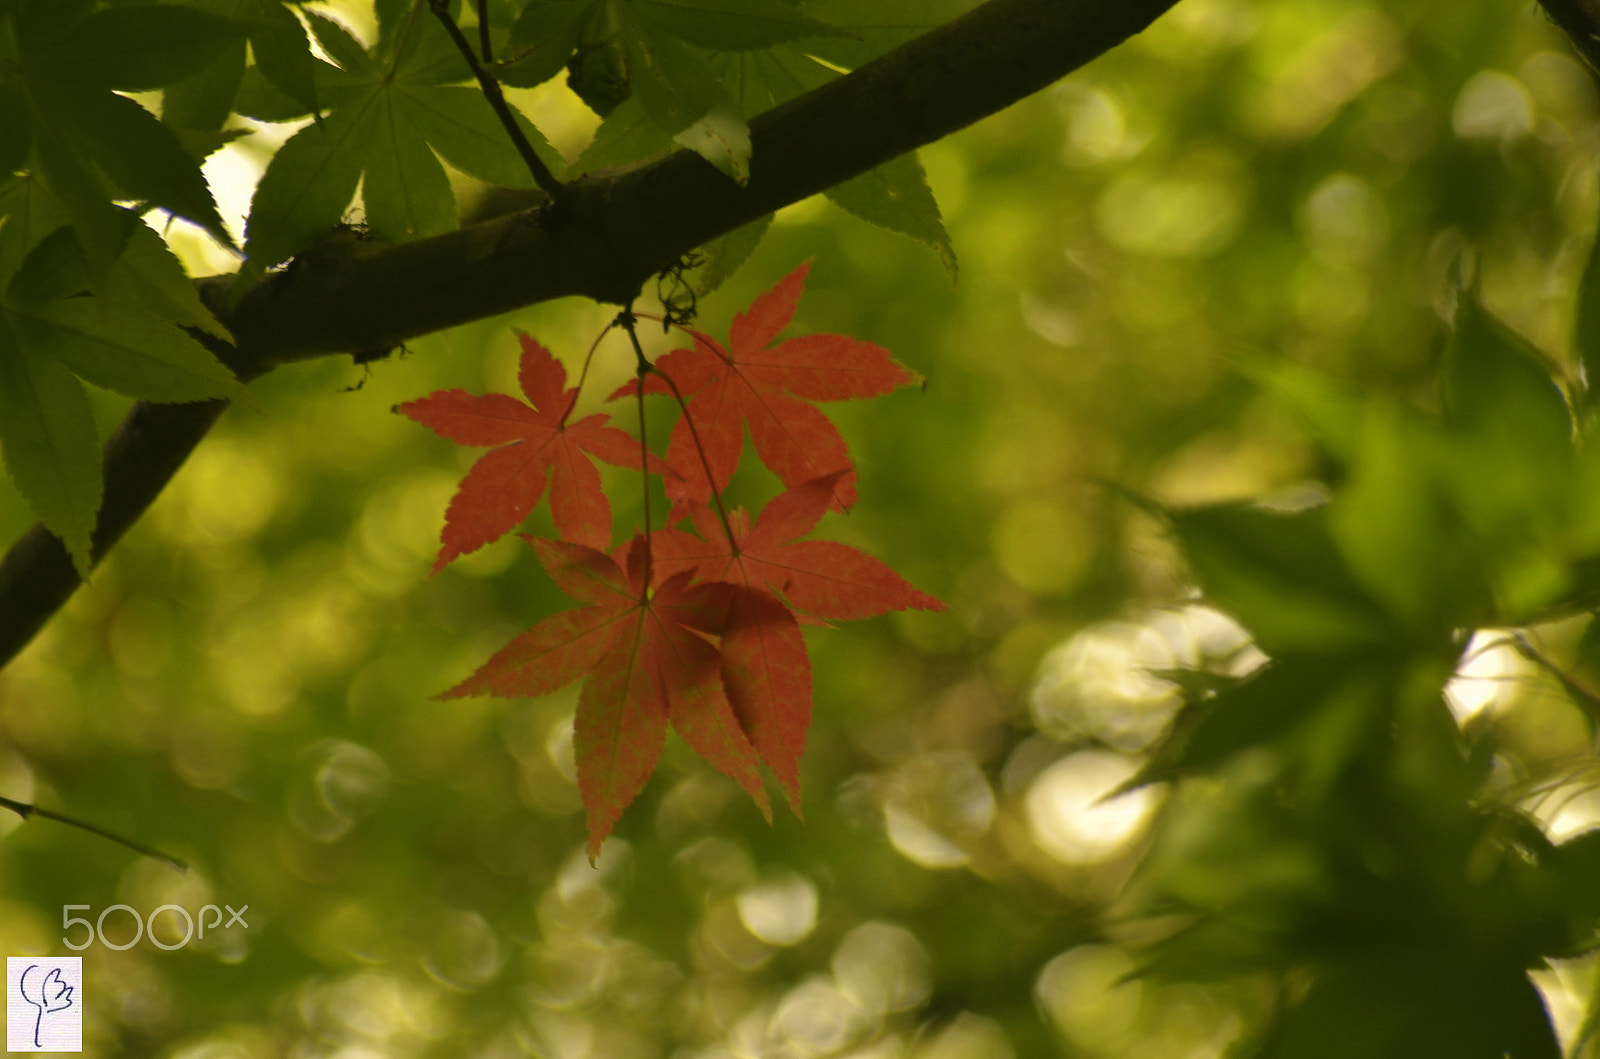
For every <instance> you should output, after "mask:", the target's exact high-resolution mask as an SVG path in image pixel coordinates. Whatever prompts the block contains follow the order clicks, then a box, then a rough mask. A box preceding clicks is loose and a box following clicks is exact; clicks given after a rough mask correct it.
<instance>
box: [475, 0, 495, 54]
mask: <svg viewBox="0 0 1600 1059" xmlns="http://www.w3.org/2000/svg"><path fill="white" fill-rule="evenodd" d="M478 50H479V51H480V52H481V53H482V58H483V65H485V66H491V65H493V63H494V45H493V44H490V43H489V0H478Z"/></svg>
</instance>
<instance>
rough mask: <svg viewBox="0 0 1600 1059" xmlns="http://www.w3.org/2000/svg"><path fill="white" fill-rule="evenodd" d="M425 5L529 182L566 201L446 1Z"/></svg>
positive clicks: (565, 190) (430, 1)
mask: <svg viewBox="0 0 1600 1059" xmlns="http://www.w3.org/2000/svg"><path fill="white" fill-rule="evenodd" d="M428 6H429V7H430V8H431V9H432V10H433V13H434V14H435V15H437V16H438V17H439V21H440V22H441V23H443V25H444V29H445V32H446V33H448V34H450V39H451V40H453V41H454V42H455V45H456V49H457V50H458V51H460V52H461V57H462V58H463V59H465V60H466V61H467V65H468V66H470V67H471V68H472V74H473V76H474V77H476V78H477V79H478V87H479V88H481V89H483V95H484V98H485V99H487V100H488V101H489V106H491V107H493V108H494V112H495V116H496V117H498V118H499V119H500V124H501V125H503V126H505V130H506V134H507V135H509V136H510V137H511V142H512V144H513V145H515V146H516V148H517V154H519V155H521V156H522V161H523V164H524V165H526V166H527V167H528V172H530V173H532V174H533V182H534V183H535V184H538V185H539V188H540V190H542V191H543V192H544V193H545V194H547V195H549V196H550V197H551V198H552V199H553V200H555V201H556V202H566V201H567V200H568V199H569V198H570V197H571V194H572V193H571V191H570V189H568V187H567V185H565V184H563V183H562V182H561V181H559V180H557V179H556V177H555V174H554V173H552V172H550V169H549V167H548V166H546V165H545V164H544V162H542V161H540V160H539V156H538V155H537V154H535V153H534V152H533V144H531V143H529V142H528V138H527V137H526V136H524V135H522V130H521V129H520V128H518V127H517V119H516V117H515V116H514V115H513V114H512V112H511V105H510V104H509V103H507V102H506V97H505V93H504V92H502V91H500V82H498V81H496V80H495V79H494V78H493V77H491V76H489V72H488V71H487V70H485V69H484V68H483V64H482V63H480V62H479V61H478V56H477V54H476V53H475V52H474V51H473V50H472V45H471V44H470V43H469V42H468V41H467V38H466V36H465V35H464V34H463V33H462V32H461V27H460V26H458V25H456V20H455V19H453V18H451V17H450V8H449V0H428ZM484 33H485V47H487V34H488V30H484Z"/></svg>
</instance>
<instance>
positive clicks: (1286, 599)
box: [1170, 504, 1391, 655]
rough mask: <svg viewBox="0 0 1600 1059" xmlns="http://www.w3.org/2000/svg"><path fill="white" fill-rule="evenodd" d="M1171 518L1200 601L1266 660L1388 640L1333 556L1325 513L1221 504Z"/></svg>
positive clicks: (1379, 616)
mask: <svg viewBox="0 0 1600 1059" xmlns="http://www.w3.org/2000/svg"><path fill="white" fill-rule="evenodd" d="M1170 518H1171V519H1172V524H1173V527H1174V529H1176V531H1177V534H1178V538H1179V540H1180V541H1181V543H1182V545H1183V549H1184V552H1185V554H1186V555H1187V556H1188V558H1189V562H1190V564H1191V566H1192V567H1193V568H1194V572H1195V574H1196V576H1197V577H1198V578H1199V579H1200V584H1201V587H1202V588H1203V590H1204V591H1205V595H1206V598H1207V599H1208V600H1210V601H1211V602H1213V603H1215V604H1216V605H1217V606H1218V607H1221V608H1222V609H1224V610H1226V611H1228V612H1229V613H1230V614H1232V615H1233V616H1234V617H1236V618H1237V619H1239V621H1240V622H1241V623H1243V624H1244V626H1245V627H1246V628H1248V629H1249V630H1250V631H1251V632H1252V633H1253V634H1254V635H1255V637H1256V639H1257V641H1258V642H1259V643H1260V644H1261V647H1262V649H1263V650H1265V651H1266V652H1267V654H1269V655H1276V654H1279V653H1283V652H1309V653H1317V654H1336V653H1343V652H1347V651H1351V650H1354V649H1356V648H1368V649H1371V648H1376V647H1380V646H1381V645H1383V644H1384V643H1385V642H1386V641H1387V640H1388V638H1389V636H1390V634H1391V630H1390V626H1389V623H1388V619H1387V618H1385V617H1384V615H1383V613H1382V611H1381V610H1380V609H1379V608H1378V607H1377V606H1376V605H1375V604H1374V602H1373V600H1372V598H1371V597H1370V596H1369V595H1368V594H1367V593H1366V591H1365V590H1364V589H1363V588H1362V586H1361V584H1360V582H1359V581H1357V579H1356V578H1355V577H1353V576H1352V574H1351V572H1350V568H1349V567H1348V566H1347V565H1346V563H1345V560H1344V559H1343V557H1342V556H1341V555H1340V552H1339V549H1338V548H1337V547H1336V546H1335V544H1334V540H1333V537H1332V535H1331V533H1330V526H1329V523H1330V517H1329V513H1328V510H1327V509H1326V508H1311V509H1309V510H1306V511H1302V512H1300V513H1299V514H1296V515H1279V514H1273V513H1271V512H1268V511H1264V510H1262V509H1260V508H1256V507H1251V506H1248V505H1241V504H1227V505H1220V506H1217V507H1209V508H1198V509H1194V510H1189V511H1175V512H1171V513H1170Z"/></svg>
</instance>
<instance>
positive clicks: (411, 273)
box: [0, 0, 1177, 666]
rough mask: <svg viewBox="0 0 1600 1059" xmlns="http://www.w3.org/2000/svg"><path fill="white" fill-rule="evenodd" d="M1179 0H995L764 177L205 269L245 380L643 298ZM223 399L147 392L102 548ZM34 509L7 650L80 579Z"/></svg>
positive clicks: (677, 184) (872, 75) (853, 102)
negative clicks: (777, 218) (505, 317)
mask: <svg viewBox="0 0 1600 1059" xmlns="http://www.w3.org/2000/svg"><path fill="white" fill-rule="evenodd" d="M1176 2H1177V0H1072V2H1069V0H989V2H988V3H986V4H983V5H982V6H980V7H978V8H975V9H974V10H973V11H971V12H969V13H968V14H967V15H965V16H963V17H961V18H959V19H957V20H955V21H954V22H951V23H949V24H948V25H945V26H941V27H939V28H937V29H935V30H933V31H931V32H929V33H927V34H925V35H923V36H921V37H918V38H917V39H916V40H913V41H911V42H909V43H908V44H906V45H905V46H903V47H901V48H899V49H897V50H895V51H893V52H890V53H889V54H887V55H885V56H883V57H881V58H879V59H877V60H875V61H873V62H871V63H869V64H867V65H865V66H862V67H861V68H859V69H858V70H856V71H854V72H853V73H851V74H849V75H847V76H845V77H841V78H839V79H838V80H835V81H831V82H829V83H828V84H826V85H823V86H822V87H820V88H818V89H816V90H814V91H812V92H809V93H807V94H806V95H803V96H800V97H798V98H796V99H794V100H791V101H790V102H788V103H786V104H784V105H783V106H781V107H777V108H775V109H773V110H771V111H768V112H767V113H765V114H762V115H760V116H759V117H757V118H755V119H754V120H753V121H751V123H750V140H751V147H752V150H751V175H750V181H749V183H748V184H747V185H745V186H744V187H739V186H737V185H735V184H733V183H731V182H730V181H729V180H728V178H727V177H725V176H723V175H722V174H721V173H719V172H717V171H716V170H715V169H713V168H712V167H711V166H710V165H709V164H708V163H706V162H705V161H704V160H703V159H701V158H700V157H699V156H698V155H695V154H692V153H690V152H688V151H678V152H675V153H673V154H670V155H668V156H666V157H664V158H661V159H659V160H657V161H654V162H650V163H646V164H643V165H640V166H635V167H630V168H628V169H625V170H622V171H619V172H614V173H609V174H603V175H593V176H590V177H586V178H584V179H582V180H579V181H578V182H576V183H575V184H572V185H570V195H567V196H565V198H566V199H567V200H568V201H564V202H560V203H553V204H550V205H547V206H545V207H542V208H538V209H533V210H526V211H523V212H521V213H516V214H511V215H509V216H506V217H502V218H497V219H495V220H491V221H486V222H483V223H481V224H475V225H472V226H470V227H468V228H464V229H461V230H460V231H456V232H451V233H448V234H445V235H440V236H435V237H433V238H429V239H421V240H418V241H416V242H412V243H406V244H403V245H400V246H393V247H385V246H378V245H376V244H359V243H354V244H351V246H350V247H349V248H348V252H347V253H345V254H343V255H340V256H335V257H334V258H333V259H331V260H323V259H319V260H317V261H316V262H315V263H314V264H309V263H308V264H306V265H305V266H304V267H296V266H293V265H291V267H289V268H286V269H284V270H282V271H281V272H277V273H273V274H270V275H268V276H267V277H265V278H264V279H263V280H262V281H261V282H260V283H259V284H257V285H256V286H255V287H254V288H252V289H251V290H250V291H249V292H248V293H246V294H245V296H244V297H243V298H242V299H241V300H240V301H239V302H238V304H237V305H236V306H234V307H233V308H232V309H231V310H227V309H226V299H225V298H224V297H223V294H224V292H225V291H226V290H227V288H228V287H229V286H230V285H231V283H232V277H227V276H221V277H211V278H209V279H206V280H200V281H198V284H199V286H200V288H201V291H202V294H204V295H206V296H207V300H208V302H209V303H210V304H211V305H212V306H213V308H215V309H217V310H219V313H218V314H219V316H221V317H222V318H223V320H224V322H225V323H226V324H227V325H228V327H229V329H230V330H231V331H232V332H233V334H234V335H235V336H236V337H237V338H238V340H239V344H238V347H237V349H234V350H229V351H228V356H226V357H225V359H226V360H227V362H228V364H229V366H230V367H232V368H233V369H234V370H235V371H236V372H238V373H239V374H240V375H241V377H254V376H256V375H260V374H262V373H263V372H266V371H269V370H271V369H272V368H273V367H275V366H277V365H279V364H284V363H289V362H292V361H297V360H305V359H308V358H311V357H319V356H325V355H328V354H332V353H348V352H352V351H361V350H374V349H386V348H389V347H391V346H395V345H398V344H399V343H401V342H404V341H406V340H407V339H411V338H416V337H419V336H421V335H425V334H431V333H432V332H435V331H439V330H442V329H444V328H447V327H453V326H456V325H458V324H464V323H468V322H471V321H473V320H479V319H482V318H484V317H487V316H493V315H496V314H499V313H504V312H509V311H511V310H514V309H518V308H522V307H524V306H528V305H533V304H535V303H537V302H541V301H546V300H549V299H552V298H559V297H564V296H568V295H584V296H587V297H590V298H593V299H595V300H597V301H604V302H614V303H617V304H623V305H625V304H627V303H628V302H629V301H630V300H631V299H632V298H633V297H634V296H635V295H636V294H637V293H638V292H639V290H640V288H641V287H642V285H643V284H644V282H645V281H646V280H648V279H649V278H650V277H651V276H652V275H654V274H655V273H656V272H658V271H660V270H661V269H662V268H664V267H665V266H667V265H669V264H670V263H672V262H673V261H675V260H676V259H677V258H678V257H680V256H681V255H683V254H685V253H687V252H688V251H690V250H693V249H694V248H695V247H697V246H701V245H703V244H705V243H706V242H709V241H710V240H712V239H714V238H716V237H717V236H719V235H722V234H724V233H726V232H730V231H732V230H734V229H735V228H738V227H739V226H741V225H743V224H746V223H748V222H750V221H752V220H755V219H756V218H758V217H761V216H764V215H766V214H768V213H771V212H772V211H773V210H776V209H778V208H779V207H782V206H786V205H789V204H790V203H794V202H799V201H800V200H802V199H805V198H807V197H809V196H811V195H813V194H816V193H817V192H819V191H823V190H825V189H827V188H829V187H832V186H834V185H835V184H839V183H842V182H843V181H845V180H849V179H850V178H852V177H855V176H858V175H860V174H861V173H864V172H866V171H868V170H869V169H872V168H873V167H875V166H878V165H880V164H882V163H884V162H887V161H889V160H890V159H891V158H895V157H897V156H899V155H901V154H904V153H906V152H907V151H910V150H914V149H915V148H917V147H921V146H923V145H924V144H928V143H932V142H933V141H935V140H938V139H941V138H942V137H944V136H947V135H949V134H950V133H953V132H955V131H957V130H959V129H962V128H965V127H966V126H967V125H970V124H972V123H973V122H975V121H977V120H979V119H980V118H983V117H986V116H988V115H990V114H993V113H995V112H996V111H999V110H1002V109H1004V108H1005V107H1007V106H1009V105H1010V104H1012V103H1015V102H1016V101H1018V100H1020V99H1022V98H1024V97H1025V96H1028V95H1030V94H1032V93H1033V92H1036V91H1038V90H1039V89H1041V88H1044V87H1045V86H1046V85H1049V84H1050V83H1052V82H1053V81H1056V80H1057V79H1059V78H1061V77H1063V76H1065V75H1066V74H1068V73H1070V72H1072V71H1073V70H1075V69H1077V68H1078V67H1080V66H1082V65H1083V64H1084V63H1086V62H1088V61H1089V60H1091V59H1093V58H1095V57H1096V56H1098V55H1100V54H1102V53H1104V52H1106V51H1108V50H1110V49H1111V48H1113V47H1115V46H1116V45H1118V44H1120V43H1122V42H1123V41H1124V40H1126V39H1127V38H1128V37H1131V36H1132V35H1134V34H1135V33H1138V32H1139V31H1141V30H1143V29H1144V28H1145V27H1146V26H1148V25H1149V24H1150V23H1151V22H1153V21H1154V20H1155V19H1156V18H1157V17H1158V16H1159V15H1161V14H1162V13H1163V12H1165V11H1166V10H1167V9H1168V8H1170V7H1172V6H1173V5H1174V4H1175V3H1176ZM220 412H221V406H220V404H217V403H212V404H207V405H144V404H141V405H138V406H136V407H135V408H134V410H133V411H132V412H131V413H130V414H129V419H128V421H127V422H125V423H124V424H123V426H122V428H121V429H119V430H118V432H117V435H116V436H115V437H114V438H113V439H112V440H111V442H109V443H108V445H107V447H106V456H105V475H106V483H107V487H106V499H105V504H104V506H103V508H102V510H101V515H100V521H101V526H100V528H98V529H97V530H96V533H95V537H94V545H95V557H96V559H97V560H98V559H99V558H100V557H101V556H102V555H104V553H105V551H106V550H107V549H109V548H110V547H111V545H112V544H114V543H115V542H116V540H117V539H118V538H119V537H120V536H121V535H122V532H123V531H124V530H126V529H127V527H128V526H130V525H131V524H132V523H133V522H134V521H135V520H136V519H137V518H138V517H139V515H140V514H141V513H143V511H144V510H145V508H146V507H148V506H149V505H150V503H152V502H153V501H154V499H155V497H156V495H157V494H158V493H159V492H160V490H161V488H162V486H163V485H164V484H165V482H166V481H167V479H169V478H170V477H171V476H172V475H173V474H175V473H176V471H177V469H178V467H180V466H181V465H182V463H183V460H184V459H185V458H186V457H187V456H188V454H189V452H190V451H192V450H193V448H194V446H195V445H196V444H198V442H199V440H200V438H201V437H202V436H204V434H205V431H206V430H207V429H209V428H210V425H211V423H213V422H214V421H215V420H216V417H217V415H218V414H220ZM77 584H78V578H77V575H76V573H75V572H74V571H73V568H72V565H71V563H70V562H69V561H68V560H67V557H66V553H65V550H64V549H62V548H61V546H60V543H59V542H58V541H55V540H54V539H53V538H50V537H49V535H48V534H47V533H45V532H44V531H43V530H42V529H41V528H40V527H38V526H35V527H34V528H33V529H32V530H30V531H29V532H28V533H27V534H26V535H25V536H24V537H23V539H22V540H21V541H20V542H19V543H18V544H17V545H16V546H15V547H13V548H12V550H11V552H10V553H8V554H7V555H6V557H5V559H4V561H3V562H0V666H3V665H4V664H5V663H6V662H8V661H10V659H11V658H12V657H13V656H14V655H15V654H16V653H17V652H18V651H20V650H21V649H22V647H23V646H25V645H26V643H27V642H28V640H29V639H31V638H32V636H33V634H34V633H35V632H37V630H38V629H39V628H40V627H41V626H42V625H43V624H44V622H45V621H46V620H48V618H49V616H50V615H51V614H53V613H54V612H55V610H56V609H57V608H58V607H60V605H61V604H62V603H63V602H65V600H66V599H67V597H68V596H70V595H71V593H72V590H73V589H74V588H76V586H77Z"/></svg>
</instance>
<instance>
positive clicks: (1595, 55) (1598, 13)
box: [1539, 0, 1600, 70]
mask: <svg viewBox="0 0 1600 1059" xmlns="http://www.w3.org/2000/svg"><path fill="white" fill-rule="evenodd" d="M1539 6H1540V7H1542V8H1544V13H1545V14H1547V15H1549V16H1550V21H1552V22H1554V23H1555V24H1556V25H1558V26H1560V27H1561V29H1562V30H1563V31H1564V32H1565V33H1566V35H1567V36H1568V37H1570V38H1571V39H1572V46H1573V47H1574V48H1576V49H1577V51H1578V54H1579V55H1581V56H1583V58H1584V61H1586V62H1587V63H1588V64H1589V67H1590V69H1593V70H1600V5H1596V4H1595V3H1593V0H1539Z"/></svg>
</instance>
